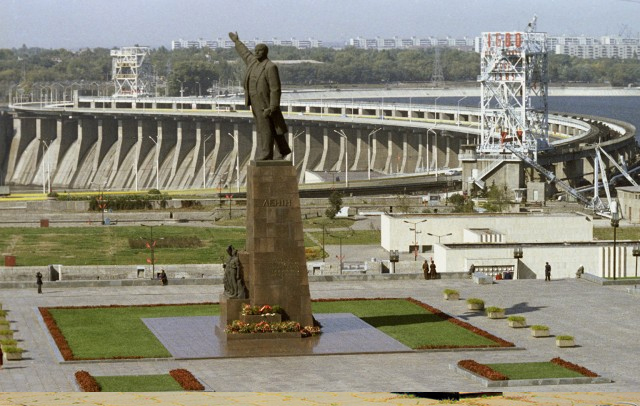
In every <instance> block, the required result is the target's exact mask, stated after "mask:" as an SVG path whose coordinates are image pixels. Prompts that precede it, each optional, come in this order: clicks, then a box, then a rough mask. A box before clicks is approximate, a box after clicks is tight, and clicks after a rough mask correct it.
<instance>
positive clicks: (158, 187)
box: [149, 135, 160, 190]
mask: <svg viewBox="0 0 640 406" xmlns="http://www.w3.org/2000/svg"><path fill="white" fill-rule="evenodd" d="M149 139H150V140H151V141H153V143H154V144H155V145H156V189H158V190H160V163H159V158H158V156H159V155H160V151H159V148H158V143H157V142H156V140H154V139H153V138H151V136H150V135H149Z"/></svg>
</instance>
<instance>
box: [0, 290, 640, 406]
mask: <svg viewBox="0 0 640 406" xmlns="http://www.w3.org/2000/svg"><path fill="white" fill-rule="evenodd" d="M445 288H453V289H457V290H459V291H460V292H461V296H462V299H461V300H460V301H456V302H451V301H444V300H443V299H442V290H443V289H445ZM221 291H222V286H221V285H203V286H197V285H196V286H171V285H169V286H167V287H162V286H157V287H148V286H146V287H145V286H143V287H112V288H57V289H56V288H50V289H47V290H45V292H44V294H42V295H38V294H37V293H36V289H35V288H33V289H5V290H0V302H2V303H3V308H4V309H7V310H9V311H10V313H9V319H10V320H11V327H12V329H14V330H15V331H16V334H15V338H16V339H18V340H20V346H21V347H23V348H25V349H26V350H27V352H26V353H25V354H24V356H25V358H26V359H25V360H23V361H12V362H9V363H7V364H5V366H4V369H2V370H0V392H74V391H77V387H76V385H75V382H74V376H73V374H74V373H75V372H76V371H78V370H87V371H89V372H90V373H92V374H94V375H131V374H162V373H167V372H168V371H169V370H170V369H174V368H186V369H188V370H190V371H191V372H192V373H193V374H194V375H195V376H196V377H197V378H198V379H199V380H200V381H201V382H202V383H203V384H204V385H205V386H206V387H207V388H209V389H211V390H214V391H216V392H258V393H270V392H299V391H302V392H380V391H382V392H398V391H402V392H407V391H408V392H413V391H418V392H422V391H448V392H458V391H463V392H479V391H483V390H485V391H486V389H485V388H483V387H481V386H480V385H479V384H476V383H474V382H471V381H470V380H467V379H466V378H464V377H463V376H461V375H458V374H456V373H455V372H453V371H451V370H450V369H449V364H454V363H456V362H457V361H459V360H461V359H468V358H472V359H475V360H476V361H478V362H481V363H491V362H517V361H548V360H550V359H551V358H553V357H556V356H560V357H562V358H563V359H566V360H568V361H571V362H574V363H577V364H580V365H582V366H585V367H587V368H589V369H591V370H593V371H595V372H597V373H599V374H600V375H603V376H605V377H608V378H610V379H612V380H613V382H612V383H609V384H598V385H558V386H544V387H517V388H510V389H509V390H510V391H516V392H519V391H532V390H535V391H549V392H573V391H580V392H596V391H597V392H608V393H609V394H611V395H613V394H615V393H616V392H631V391H635V390H638V388H640V363H638V362H637V354H639V353H640V342H639V340H638V339H637V331H638V328H637V326H638V325H640V312H638V311H637V310H638V304H639V300H640V297H639V296H638V295H632V294H629V293H627V291H626V288H625V287H613V286H600V285H596V284H592V283H589V282H586V281H584V280H575V279H571V280H557V281H552V282H544V281H541V280H515V281H500V282H499V283H496V284H494V285H475V284H473V283H472V282H471V281H470V280H467V279H449V280H430V281H426V280H387V281H385V280H376V281H341V282H314V283H312V284H311V295H312V297H313V298H353V297H363V298H364V297H368V298H375V297H413V298H416V299H418V300H421V301H423V302H426V303H429V304H431V305H433V306H435V307H437V308H440V309H441V310H443V311H444V312H446V313H449V314H451V315H454V316H456V317H459V318H461V319H463V320H465V321H468V322H469V323H471V324H473V325H475V326H477V327H479V328H482V329H485V330H487V331H489V332H491V333H492V334H495V335H497V336H499V337H502V338H504V339H506V340H509V341H512V342H514V343H515V344H516V346H517V347H519V348H521V350H482V351H469V350H467V351H417V352H414V353H408V354H360V355H329V356H304V357H273V358H269V357H265V358H226V359H207V360H174V359H166V360H135V361H109V362H73V363H60V362H58V360H57V358H56V357H55V355H54V350H53V347H52V343H51V341H50V338H49V335H48V333H47V332H46V331H45V330H44V329H43V326H42V325H41V323H40V322H39V321H38V313H37V312H36V308H37V307H39V306H60V305H108V304H125V305H126V304H152V303H186V302H200V301H202V302H204V301H216V298H217V297H218V295H219V293H220V292H221ZM469 297H479V298H482V299H484V300H485V302H486V304H487V305H488V306H491V305H495V306H500V307H505V308H506V309H507V314H508V315H509V314H519V315H523V316H525V317H526V318H527V322H528V324H546V325H548V326H549V327H550V328H551V334H552V335H557V334H570V335H573V336H575V338H576V342H577V344H578V346H577V347H575V348H568V349H560V348H557V347H556V346H555V343H554V339H553V338H542V339H541V338H533V337H531V336H530V334H529V331H528V329H512V328H509V327H508V326H507V322H506V321H505V320H490V319H488V318H486V317H484V316H483V315H480V314H476V313H472V312H469V311H467V309H466V305H465V302H464V299H465V298H469ZM43 395H44V394H43ZM201 395H202V396H205V395H204V394H201ZM19 396H21V395H18V394H13V393H12V394H2V395H1V396H0V405H2V406H4V405H14V404H30V403H28V401H25V402H23V403H15V402H18V401H17V400H16V401H14V400H11V399H18V397H19ZM24 396H28V395H27V394H24ZM35 396H38V395H35ZM101 396H106V395H104V394H103V395H101ZM127 396H129V395H127ZM131 396H133V395H131ZM158 396H161V395H158ZM167 396H180V395H177V394H175V395H167ZM183 396H186V395H183ZM190 396H197V395H194V394H190ZM206 396H211V395H210V394H207V395H206ZM233 396H235V395H233ZM265 396H267V395H265ZM282 396H285V397H286V396H288V395H282ZM314 396H315V395H314ZM327 396H328V395H327ZM341 396H347V395H346V394H342V395H341ZM386 396H389V395H388V394H387V395H386ZM549 396H551V395H549ZM629 396H631V395H629ZM634 396H635V395H634ZM329 398H330V397H329ZM329 398H327V399H329ZM185 399H186V397H185ZM341 399H342V400H340V401H339V402H343V401H344V402H345V403H339V402H328V401H327V402H328V403H322V402H318V403H314V404H331V403H334V404H358V403H354V400H353V399H352V398H349V400H345V399H343V398H341ZM635 399H637V397H636V398H635ZM280 400H282V399H280ZM620 401H622V400H620ZM10 402H14V403H10ZM247 402H249V401H248V400H247ZM251 402H253V400H252V401H251ZM376 402H377V401H376ZM414 402H415V400H414ZM607 402H608V403H609V404H612V403H611V402H612V401H607ZM607 402H605V403H607ZM205 403H206V404H212V403H207V402H205ZM294 403H296V402H294ZM374 403H375V402H374ZM378 403H379V402H378ZM636 403H638V402H636ZM39 404H55V403H39ZM83 404H84V403H83ZM104 404H109V403H108V402H106V403H104ZM136 404H137V405H141V404H145V403H136ZM149 404H150V403H149ZM178 404H181V403H178ZM183 404H196V403H183ZM220 404H226V403H225V402H222V403H220ZM235 404H273V403H268V402H262V401H258V400H256V401H255V402H254V403H250V402H249V403H242V401H239V403H235ZM296 404H298V403H296ZM300 404H304V403H300ZM365 404H366V403H365ZM387 404H389V403H387ZM391 404H393V403H391ZM398 404H402V403H398ZM412 404H416V403H412ZM424 404H433V403H424ZM477 404H481V403H477ZM511 404H513V403H511ZM549 404H562V403H549ZM566 404H569V403H566ZM574 404H581V403H574ZM585 404H598V403H585ZM639 404H640V403H639Z"/></svg>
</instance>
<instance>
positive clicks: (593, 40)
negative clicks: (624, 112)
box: [474, 35, 640, 59]
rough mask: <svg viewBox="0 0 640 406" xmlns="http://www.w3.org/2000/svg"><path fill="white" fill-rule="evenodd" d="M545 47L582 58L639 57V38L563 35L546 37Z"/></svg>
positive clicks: (478, 40) (477, 46) (477, 47)
mask: <svg viewBox="0 0 640 406" xmlns="http://www.w3.org/2000/svg"><path fill="white" fill-rule="evenodd" d="M481 44H482V41H481V38H480V37H476V40H475V47H474V48H475V51H476V52H480V51H481ZM547 49H548V50H549V52H550V53H554V54H557V55H569V56H574V57H576V58H582V59H597V58H616V59H632V58H633V59H638V58H639V57H640V38H625V37H618V36H603V37H587V36H583V35H581V36H564V35H563V36H559V37H547Z"/></svg>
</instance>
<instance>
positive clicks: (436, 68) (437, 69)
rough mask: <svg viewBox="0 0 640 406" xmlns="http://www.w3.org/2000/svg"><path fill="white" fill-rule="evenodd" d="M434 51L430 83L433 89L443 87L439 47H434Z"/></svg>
mask: <svg viewBox="0 0 640 406" xmlns="http://www.w3.org/2000/svg"><path fill="white" fill-rule="evenodd" d="M435 51H436V52H435V56H434V59H433V74H432V75H431V83H432V84H433V87H444V74H443V73H442V65H441V64H440V47H439V46H436V49H435Z"/></svg>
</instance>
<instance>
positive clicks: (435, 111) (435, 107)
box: [433, 96, 442, 124]
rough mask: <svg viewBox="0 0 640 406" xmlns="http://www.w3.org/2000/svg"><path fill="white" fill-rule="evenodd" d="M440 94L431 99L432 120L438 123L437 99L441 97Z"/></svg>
mask: <svg viewBox="0 0 640 406" xmlns="http://www.w3.org/2000/svg"><path fill="white" fill-rule="evenodd" d="M441 97H442V96H438V97H436V99H435V100H434V101H433V105H434V107H433V122H434V123H436V124H438V99H439V98H441Z"/></svg>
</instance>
